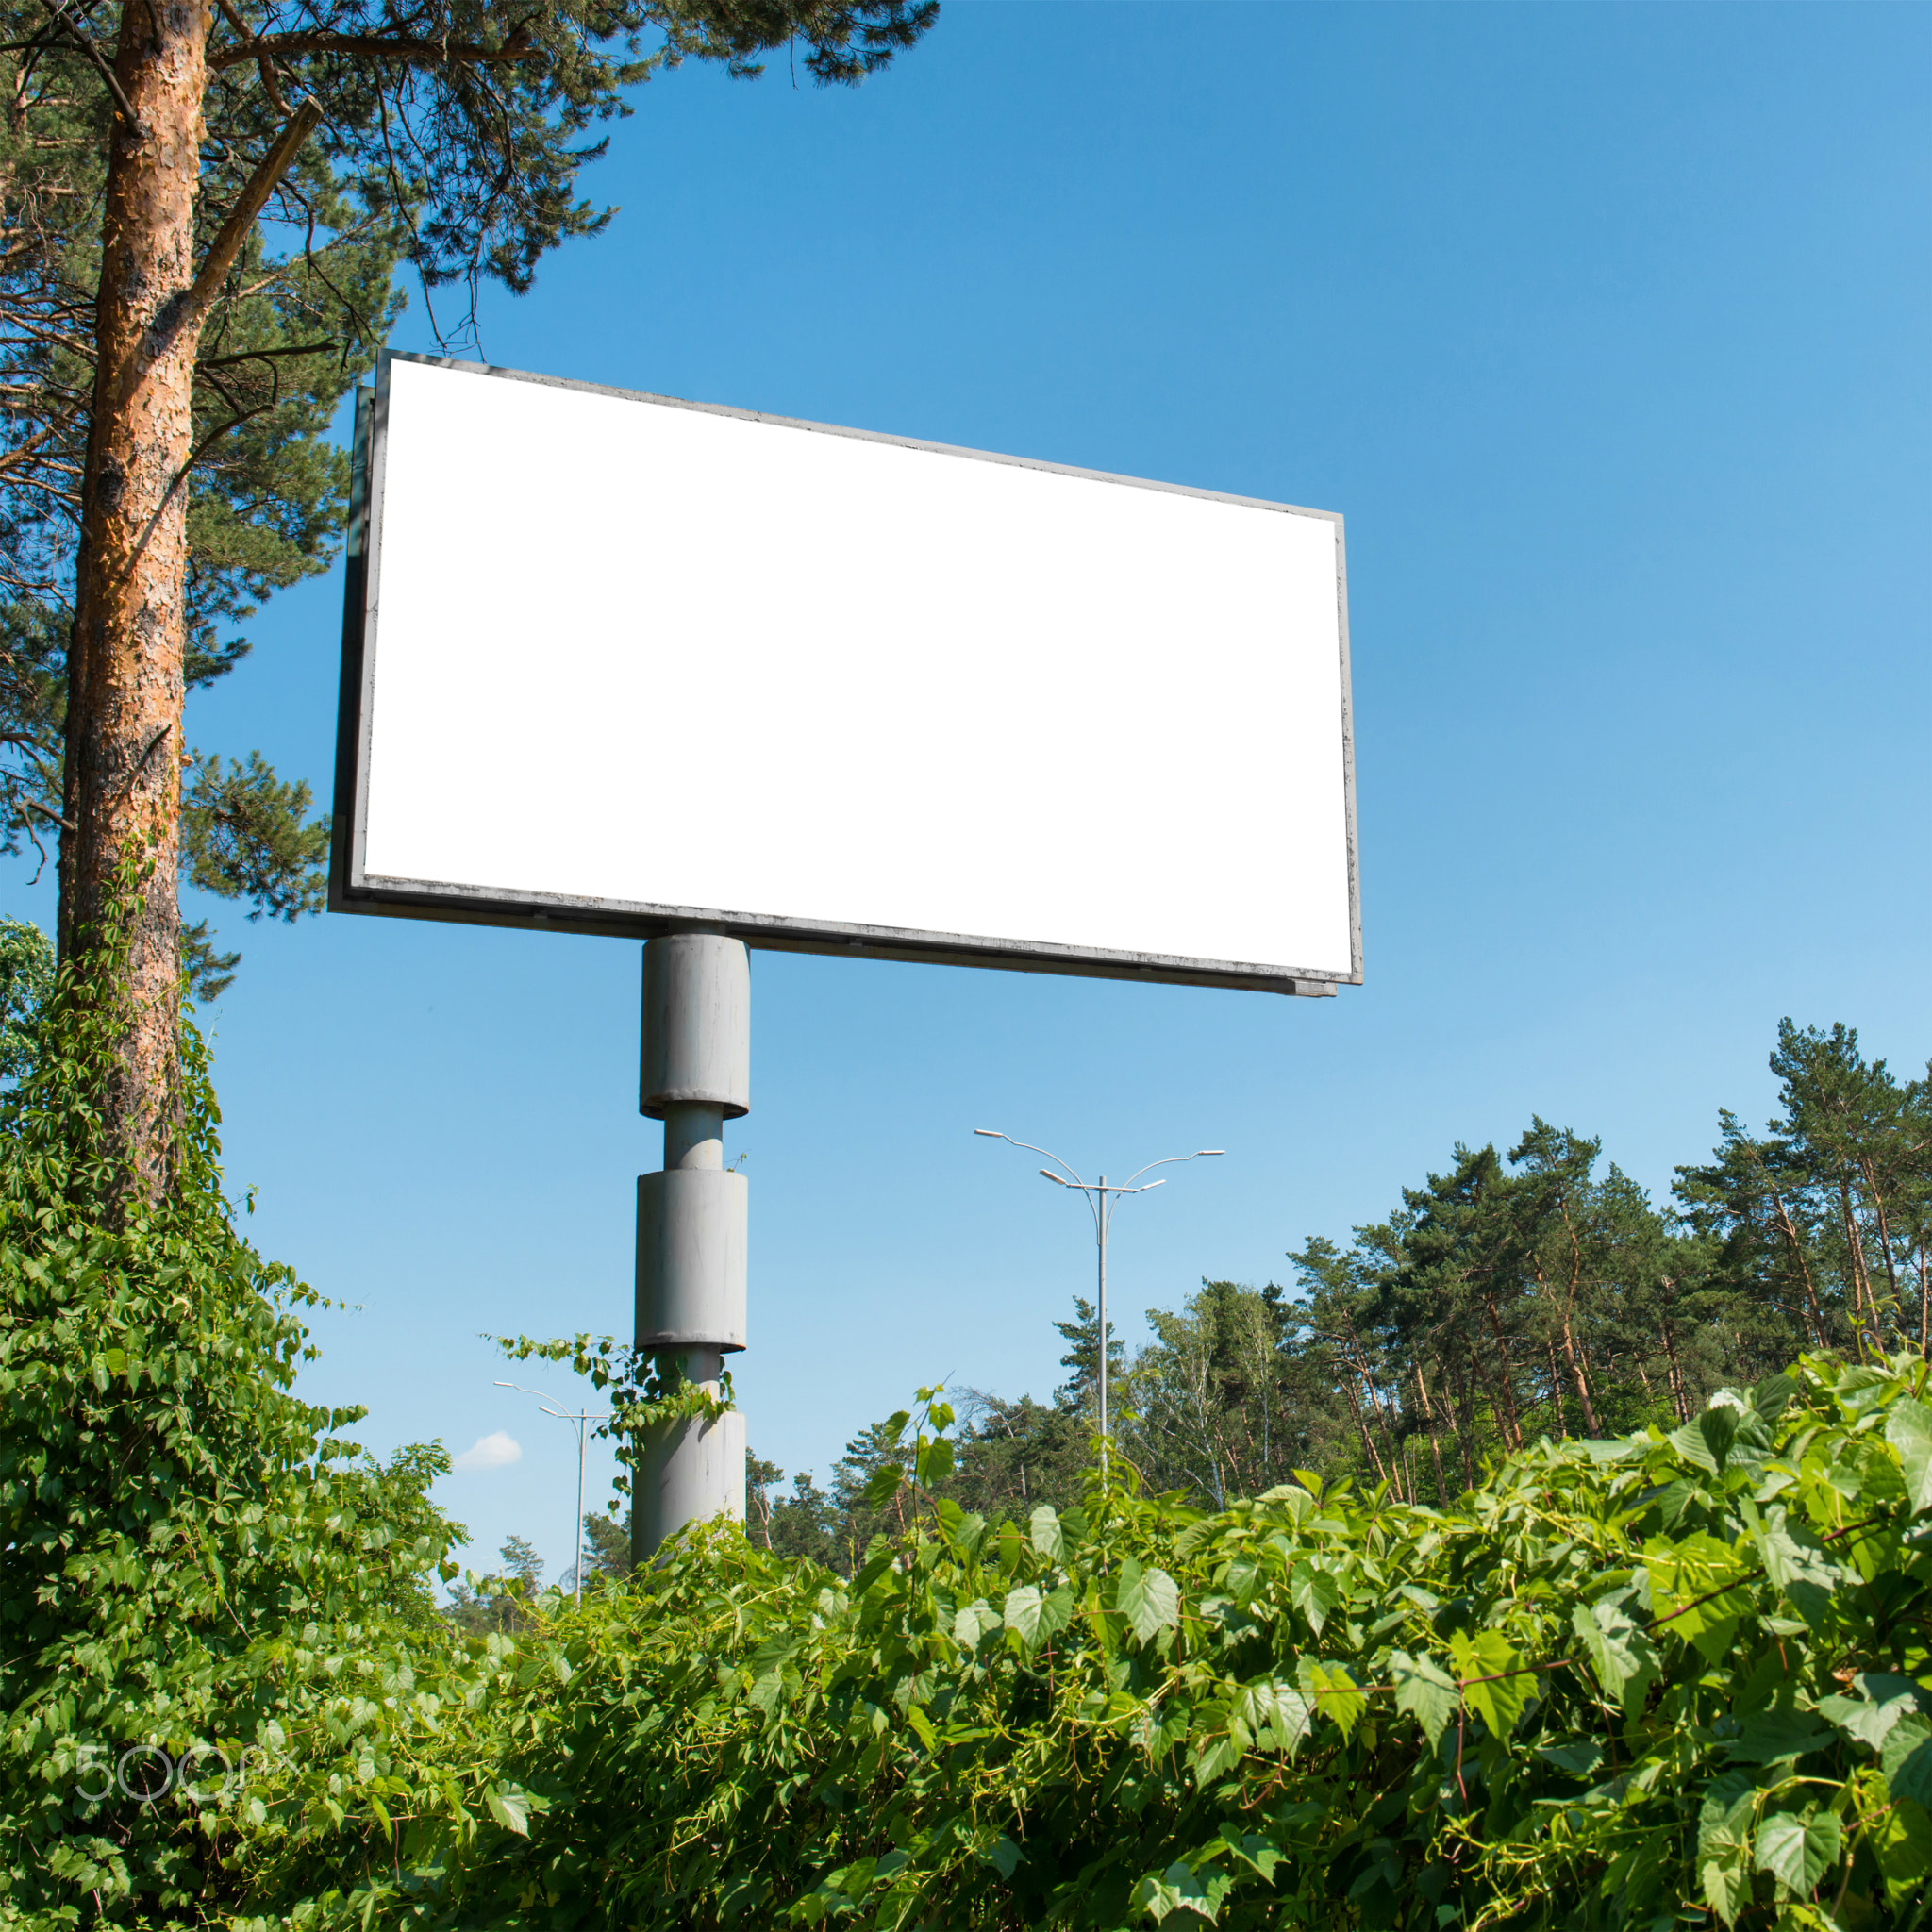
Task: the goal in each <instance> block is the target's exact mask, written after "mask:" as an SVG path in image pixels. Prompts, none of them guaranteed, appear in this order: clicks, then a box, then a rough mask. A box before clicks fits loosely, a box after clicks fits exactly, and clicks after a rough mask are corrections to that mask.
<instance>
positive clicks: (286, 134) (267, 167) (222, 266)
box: [175, 99, 323, 333]
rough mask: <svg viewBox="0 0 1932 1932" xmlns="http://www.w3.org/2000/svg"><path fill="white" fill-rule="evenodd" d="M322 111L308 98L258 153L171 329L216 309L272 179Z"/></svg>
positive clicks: (271, 190)
mask: <svg viewBox="0 0 1932 1932" xmlns="http://www.w3.org/2000/svg"><path fill="white" fill-rule="evenodd" d="M322 118H323V116H322V109H321V108H320V107H319V106H318V105H317V104H316V103H315V101H314V100H313V99H309V100H306V101H304V102H303V103H302V105H301V106H300V107H299V108H296V109H295V112H294V114H293V116H292V117H291V120H290V121H289V123H288V125H286V126H285V127H284V128H283V129H282V131H281V132H280V133H279V134H278V135H276V136H275V142H274V145H273V146H271V147H270V149H269V151H268V153H267V154H265V155H263V156H262V158H261V160H260V162H259V164H258V166H257V168H256V170H255V173H254V174H253V175H250V176H249V177H248V185H247V187H245V188H244V189H243V190H242V198H241V200H240V201H238V202H237V203H236V204H235V206H234V207H233V208H230V209H229V210H228V219H227V220H226V221H225V222H224V223H223V224H222V225H221V228H220V231H219V232H218V233H217V234H216V236H215V239H214V241H213V242H210V243H209V244H208V255H207V258H205V259H204V260H203V262H202V264H201V273H200V274H199V275H196V276H195V278H194V286H193V287H192V289H190V290H189V291H188V297H187V300H186V301H185V302H184V303H183V304H182V305H181V308H180V310H179V312H178V314H177V316H176V317H175V332H177V333H178V332H179V331H181V330H183V329H194V328H198V327H199V326H200V325H201V322H202V319H203V318H204V317H205V316H206V315H207V314H208V310H209V309H210V308H213V307H214V305H215V297H216V295H217V294H218V293H219V292H220V291H221V286H222V284H223V283H224V282H225V281H226V280H227V278H228V271H229V270H230V269H231V268H233V267H234V265H235V260H236V258H237V257H238V256H239V255H240V254H241V253H242V243H243V242H246V241H247V239H248V236H249V232H250V230H252V229H253V228H254V226H255V223H256V218H257V217H258V215H259V214H260V213H261V211H262V209H263V208H266V207H267V206H268V198H269V196H270V195H271V194H273V193H274V192H275V183H276V182H278V181H279V180H280V179H281V178H282V176H283V175H286V174H287V173H288V172H289V166H290V163H291V162H292V161H293V160H294V158H295V156H296V153H297V151H298V150H299V149H300V148H301V146H302V143H303V142H305V141H307V140H308V137H309V136H310V135H311V134H313V133H314V132H315V130H316V128H317V127H319V126H320V125H322Z"/></svg>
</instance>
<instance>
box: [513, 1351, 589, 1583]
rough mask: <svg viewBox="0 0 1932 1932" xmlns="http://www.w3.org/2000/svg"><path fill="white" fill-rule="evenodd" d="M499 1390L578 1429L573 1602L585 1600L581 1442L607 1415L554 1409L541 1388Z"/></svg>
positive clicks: (515, 1385) (582, 1444)
mask: <svg viewBox="0 0 1932 1932" xmlns="http://www.w3.org/2000/svg"><path fill="white" fill-rule="evenodd" d="M496 1386H497V1388H499V1389H514V1390H515V1391H517V1393H518V1394H519V1395H534V1396H536V1397H537V1399H538V1400H539V1401H540V1402H541V1403H542V1405H543V1413H544V1414H545V1415H554V1416H555V1417H556V1418H557V1419H558V1422H564V1423H575V1424H576V1430H577V1559H576V1565H575V1573H574V1574H575V1576H576V1600H577V1602H578V1603H582V1602H583V1600H584V1443H585V1430H586V1428H587V1427H588V1426H589V1424H591V1423H608V1421H609V1420H610V1418H609V1416H608V1415H592V1414H591V1412H590V1411H589V1410H588V1409H584V1410H579V1411H578V1412H577V1413H576V1414H575V1415H573V1414H572V1413H571V1411H570V1410H569V1409H567V1408H557V1407H553V1406H552V1403H551V1399H550V1397H549V1396H547V1395H545V1394H544V1392H543V1391H542V1390H541V1389H525V1387H524V1385H523V1384H522V1383H521V1382H499V1383H497V1384H496Z"/></svg>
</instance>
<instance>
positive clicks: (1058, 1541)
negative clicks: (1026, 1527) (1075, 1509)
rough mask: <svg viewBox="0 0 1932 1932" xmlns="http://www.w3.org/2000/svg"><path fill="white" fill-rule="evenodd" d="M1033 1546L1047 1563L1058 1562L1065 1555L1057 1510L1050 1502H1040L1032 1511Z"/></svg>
mask: <svg viewBox="0 0 1932 1932" xmlns="http://www.w3.org/2000/svg"><path fill="white" fill-rule="evenodd" d="M1033 1547H1034V1549H1035V1550H1037V1551H1038V1552H1039V1553H1040V1555H1041V1557H1044V1558H1045V1559H1046V1560H1047V1561H1048V1562H1049V1563H1058V1561H1059V1560H1060V1559H1061V1558H1062V1557H1064V1556H1065V1555H1066V1541H1065V1539H1064V1538H1063V1537H1062V1536H1061V1535H1060V1519H1059V1512H1058V1510H1057V1509H1055V1507H1053V1505H1052V1504H1051V1503H1042V1504H1041V1506H1040V1507H1038V1508H1037V1509H1035V1510H1034V1512H1033Z"/></svg>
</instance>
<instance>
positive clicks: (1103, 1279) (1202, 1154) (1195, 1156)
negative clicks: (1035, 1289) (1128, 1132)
mask: <svg viewBox="0 0 1932 1932" xmlns="http://www.w3.org/2000/svg"><path fill="white" fill-rule="evenodd" d="M973 1131H974V1133H975V1134H977V1135H978V1136H979V1137H980V1139H981V1140H984V1141H1005V1142H1006V1143H1007V1145H1008V1146H1009V1147H1024V1149H1025V1150H1026V1152H1027V1153H1028V1154H1044V1155H1045V1156H1046V1158H1048V1159H1049V1160H1050V1161H1052V1162H1053V1163H1054V1166H1055V1167H1058V1169H1060V1172H1059V1173H1058V1174H1056V1173H1054V1171H1053V1168H1048V1167H1042V1168H1041V1170H1040V1172H1041V1174H1042V1175H1043V1176H1044V1177H1045V1178H1046V1179H1047V1180H1050V1181H1051V1182H1052V1183H1053V1184H1054V1186H1055V1187H1057V1188H1068V1189H1071V1190H1073V1191H1074V1192H1077V1193H1081V1194H1084V1195H1086V1197H1087V1205H1088V1207H1089V1208H1091V1209H1092V1212H1093V1239H1094V1243H1095V1245H1096V1246H1097V1247H1098V1248H1099V1250H1100V1307H1099V1308H1098V1310H1097V1311H1096V1312H1097V1318H1098V1320H1099V1323H1100V1466H1101V1468H1102V1469H1103V1470H1104V1469H1105V1468H1106V1467H1107V1230H1108V1225H1109V1224H1111V1222H1112V1220H1113V1211H1114V1209H1115V1208H1118V1207H1119V1206H1120V1204H1121V1196H1122V1195H1124V1194H1145V1193H1148V1192H1150V1191H1152V1190H1153V1189H1155V1188H1164V1187H1165V1186H1166V1185H1167V1178H1166V1176H1165V1175H1163V1176H1162V1177H1161V1178H1160V1179H1159V1180H1158V1181H1149V1182H1147V1183H1146V1185H1145V1186H1144V1187H1139V1188H1137V1187H1136V1186H1135V1185H1134V1183H1135V1182H1136V1181H1138V1180H1139V1179H1140V1178H1141V1175H1142V1174H1152V1173H1153V1172H1154V1170H1155V1169H1156V1168H1157V1167H1174V1166H1177V1165H1179V1164H1181V1163H1184V1162H1186V1161H1190V1160H1208V1159H1214V1158H1219V1157H1220V1156H1221V1155H1223V1154H1224V1153H1225V1152H1226V1151H1227V1150H1226V1149H1225V1148H1223V1147H1197V1148H1195V1150H1194V1151H1193V1153H1191V1154H1170V1155H1169V1156H1168V1157H1167V1158H1166V1159H1165V1160H1150V1161H1149V1162H1148V1163H1147V1165H1146V1166H1145V1167H1141V1168H1136V1169H1135V1170H1134V1172H1133V1173H1132V1174H1129V1175H1128V1176H1127V1178H1126V1180H1125V1181H1124V1183H1122V1184H1121V1185H1119V1186H1116V1187H1109V1186H1108V1179H1107V1176H1106V1175H1105V1174H1102V1175H1101V1176H1100V1178H1099V1179H1098V1180H1097V1181H1093V1182H1088V1181H1083V1180H1082V1179H1081V1178H1080V1176H1079V1175H1078V1174H1075V1173H1074V1170H1073V1169H1072V1168H1071V1167H1069V1166H1068V1165H1067V1163H1066V1162H1065V1161H1064V1160H1062V1159H1061V1158H1059V1156H1058V1154H1056V1153H1054V1152H1053V1150H1052V1149H1051V1148H1048V1147H1036V1146H1035V1145H1034V1144H1033V1142H1032V1141H1016V1140H1014V1139H1013V1137H1012V1135H1010V1134H1003V1133H1001V1132H1000V1130H999V1129H998V1128H997V1127H974V1130H973ZM1109 1194H1111V1195H1112V1196H1113V1199H1112V1200H1110V1201H1109V1200H1108V1195H1109Z"/></svg>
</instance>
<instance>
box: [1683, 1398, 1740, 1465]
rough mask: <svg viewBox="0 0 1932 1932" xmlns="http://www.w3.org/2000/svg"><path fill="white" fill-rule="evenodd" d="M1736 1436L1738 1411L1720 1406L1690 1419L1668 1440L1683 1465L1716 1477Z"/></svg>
mask: <svg viewBox="0 0 1932 1932" xmlns="http://www.w3.org/2000/svg"><path fill="white" fill-rule="evenodd" d="M1737 1435H1738V1411H1737V1410H1736V1409H1735V1408H1730V1407H1725V1406H1724V1405H1722V1404H1721V1405H1719V1406H1718V1407H1715V1408H1707V1409H1706V1410H1705V1411H1704V1413H1703V1414H1702V1415H1694V1416H1692V1417H1691V1420H1690V1421H1689V1422H1688V1423H1686V1424H1684V1426H1683V1427H1682V1428H1681V1429H1673V1430H1672V1431H1671V1433H1670V1436H1669V1438H1668V1439H1667V1440H1668V1441H1669V1442H1670V1445H1671V1447H1672V1448H1673V1449H1674V1450H1675V1451H1676V1452H1677V1454H1678V1455H1679V1456H1681V1457H1683V1458H1684V1460H1685V1461H1686V1462H1691V1463H1695V1464H1696V1466H1697V1467H1698V1468H1699V1469H1703V1470H1708V1471H1709V1472H1710V1474H1712V1475H1715V1474H1717V1473H1718V1472H1719V1471H1720V1470H1721V1469H1722V1468H1723V1467H1724V1457H1726V1456H1727V1455H1729V1454H1730V1448H1731V1444H1732V1442H1734V1441H1736V1440H1737Z"/></svg>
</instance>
